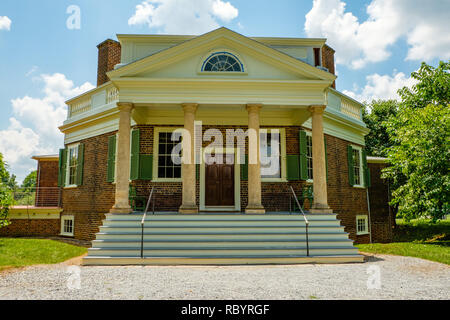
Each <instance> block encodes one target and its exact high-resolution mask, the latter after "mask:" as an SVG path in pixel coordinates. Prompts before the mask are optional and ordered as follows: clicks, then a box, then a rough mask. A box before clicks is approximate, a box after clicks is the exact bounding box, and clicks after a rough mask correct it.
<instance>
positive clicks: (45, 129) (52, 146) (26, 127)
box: [0, 73, 94, 180]
mask: <svg viewBox="0 0 450 320" xmlns="http://www.w3.org/2000/svg"><path fill="white" fill-rule="evenodd" d="M38 79H39V80H40V82H39V83H41V84H42V83H43V93H44V97H43V98H36V97H30V96H24V97H21V98H16V99H13V100H11V104H12V112H13V115H14V117H12V118H10V126H9V127H8V129H6V130H2V131H0V152H1V153H2V154H3V156H4V159H5V161H6V162H7V163H8V164H9V165H10V169H11V171H12V173H14V174H16V175H17V176H18V178H19V180H21V179H23V178H24V177H25V176H26V174H28V173H29V169H30V168H33V167H35V161H34V160H31V159H30V157H31V156H33V155H36V154H42V153H44V154H45V153H57V151H58V149H59V148H60V147H61V146H62V145H63V135H62V134H61V132H60V131H59V129H58V126H60V125H61V124H62V123H63V121H64V120H65V118H66V115H67V107H66V105H65V103H64V101H65V100H67V99H68V98H71V97H74V96H77V95H79V94H81V93H83V92H85V91H88V90H90V89H92V88H94V86H93V85H92V84H90V83H89V82H86V83H84V84H83V85H81V86H79V87H75V85H74V83H73V81H71V80H68V79H67V78H66V76H65V75H63V74H60V73H55V74H52V75H48V74H42V75H41V76H40V77H39V78H38Z"/></svg>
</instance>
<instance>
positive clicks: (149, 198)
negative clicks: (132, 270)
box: [141, 187, 155, 259]
mask: <svg viewBox="0 0 450 320" xmlns="http://www.w3.org/2000/svg"><path fill="white" fill-rule="evenodd" d="M154 189H155V187H153V188H152V190H151V191H150V195H149V197H148V200H147V205H146V206H145V212H144V215H143V217H142V220H141V259H144V224H145V219H146V218H147V212H148V208H149V207H150V203H151V201H152V197H153V190H154ZM153 214H155V202H153Z"/></svg>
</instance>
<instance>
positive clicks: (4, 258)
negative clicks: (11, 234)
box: [0, 238, 87, 270]
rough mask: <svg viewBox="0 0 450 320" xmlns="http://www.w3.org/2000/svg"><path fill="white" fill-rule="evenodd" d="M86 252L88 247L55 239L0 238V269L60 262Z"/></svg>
mask: <svg viewBox="0 0 450 320" xmlns="http://www.w3.org/2000/svg"><path fill="white" fill-rule="evenodd" d="M86 252H87V249H86V248H83V247H77V246H74V245H71V244H67V243H63V242H59V241H54V240H46V239H20V238H0V270H3V269H7V268H11V267H25V266H30V265H33V264H54V263H60V262H64V261H66V260H69V259H71V258H74V257H78V256H81V255H83V254H84V253H86Z"/></svg>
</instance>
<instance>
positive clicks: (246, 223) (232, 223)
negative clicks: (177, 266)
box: [103, 219, 341, 228]
mask: <svg viewBox="0 0 450 320" xmlns="http://www.w3.org/2000/svg"><path fill="white" fill-rule="evenodd" d="M103 225H104V226H109V227H141V222H140V221H137V220H110V221H104V224H103ZM144 226H145V227H177V228H181V227H303V228H304V227H305V221H304V220H273V221H270V220H197V221H193V220H189V221H188V220H152V221H150V220H147V221H146V222H145V223H144ZM309 226H311V227H312V226H324V227H340V226H341V225H340V221H338V220H336V219H335V220H318V221H311V222H310V224H309Z"/></svg>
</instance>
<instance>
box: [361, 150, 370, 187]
mask: <svg viewBox="0 0 450 320" xmlns="http://www.w3.org/2000/svg"><path fill="white" fill-rule="evenodd" d="M362 161H363V171H364V187H366V188H369V187H370V185H371V181H370V170H369V166H368V165H367V152H366V149H363V151H362Z"/></svg>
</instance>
